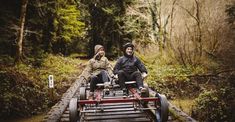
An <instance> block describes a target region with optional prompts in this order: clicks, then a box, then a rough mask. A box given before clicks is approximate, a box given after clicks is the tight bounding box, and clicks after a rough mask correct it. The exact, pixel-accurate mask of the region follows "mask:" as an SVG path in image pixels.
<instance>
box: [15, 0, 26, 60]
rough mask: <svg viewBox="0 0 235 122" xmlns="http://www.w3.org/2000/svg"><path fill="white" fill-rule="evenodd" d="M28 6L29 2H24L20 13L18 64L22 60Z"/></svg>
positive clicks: (23, 0) (24, 0)
mask: <svg viewBox="0 0 235 122" xmlns="http://www.w3.org/2000/svg"><path fill="white" fill-rule="evenodd" d="M27 5H28V0H22V5H21V12H20V31H19V35H18V41H17V49H16V62H19V61H21V60H22V54H23V51H22V49H23V37H24V24H25V16H26V10H27Z"/></svg>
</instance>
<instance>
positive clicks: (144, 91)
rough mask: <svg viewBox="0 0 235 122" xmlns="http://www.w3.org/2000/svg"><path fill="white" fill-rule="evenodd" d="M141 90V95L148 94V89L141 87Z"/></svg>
mask: <svg viewBox="0 0 235 122" xmlns="http://www.w3.org/2000/svg"><path fill="white" fill-rule="evenodd" d="M139 89H140V93H141V94H142V93H146V92H147V89H146V88H143V87H140V88H139Z"/></svg>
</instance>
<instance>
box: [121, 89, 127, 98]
mask: <svg viewBox="0 0 235 122" xmlns="http://www.w3.org/2000/svg"><path fill="white" fill-rule="evenodd" d="M122 91H123V96H127V95H128V93H127V89H126V88H124V89H122Z"/></svg>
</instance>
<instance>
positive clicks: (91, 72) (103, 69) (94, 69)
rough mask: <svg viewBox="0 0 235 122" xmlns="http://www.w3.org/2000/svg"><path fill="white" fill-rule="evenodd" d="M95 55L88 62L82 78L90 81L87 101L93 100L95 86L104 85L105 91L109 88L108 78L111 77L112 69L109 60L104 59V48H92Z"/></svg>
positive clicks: (100, 46)
mask: <svg viewBox="0 0 235 122" xmlns="http://www.w3.org/2000/svg"><path fill="white" fill-rule="evenodd" d="M94 52H95V55H94V57H93V58H91V59H90V60H89V61H88V65H87V66H86V68H85V70H84V72H83V73H82V75H81V76H82V77H84V78H85V79H86V81H90V93H89V99H93V98H94V91H95V88H96V84H98V83H104V87H105V89H108V87H109V81H110V77H111V76H113V68H112V65H111V64H110V62H109V60H108V59H107V58H106V57H105V51H104V47H103V46H102V45H96V46H95V48H94Z"/></svg>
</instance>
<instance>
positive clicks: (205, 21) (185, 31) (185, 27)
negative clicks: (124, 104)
mask: <svg viewBox="0 0 235 122" xmlns="http://www.w3.org/2000/svg"><path fill="white" fill-rule="evenodd" d="M127 42H132V43H133V44H134V45H135V55H136V56H137V57H139V58H140V59H141V60H142V61H143V62H144V64H145V66H146V67H147V69H148V71H149V76H148V78H147V79H146V80H145V82H146V83H148V85H149V86H150V88H151V89H153V90H156V91H158V92H160V93H164V94H166V96H167V98H168V100H169V101H170V102H172V103H173V104H175V105H176V106H178V107H179V108H181V109H182V110H183V111H185V112H186V113H187V114H188V115H190V116H191V117H193V118H194V119H196V120H198V121H206V122H211V121H227V122H232V121H235V116H234V115H235V63H234V62H235V1H234V0H7V1H1V4H0V79H1V80H0V93H1V94H0V121H1V120H8V118H27V117H31V116H35V115H42V116H43V115H44V114H45V113H46V112H47V111H48V110H49V109H50V108H51V107H52V106H53V105H54V104H55V103H56V102H58V100H60V98H61V96H62V94H63V93H64V92H65V91H66V90H67V89H68V88H69V87H70V86H71V84H72V83H73V81H74V80H76V79H77V78H78V77H79V75H80V74H81V72H82V71H83V69H84V68H85V66H86V62H87V61H88V60H89V59H90V58H92V57H93V55H94V46H95V45H97V44H101V45H103V46H104V48H105V52H106V56H107V58H108V59H109V60H110V61H111V63H112V64H114V63H115V62H116V60H117V59H118V57H120V56H122V55H123V53H122V50H123V49H122V46H123V44H125V43H127ZM49 75H54V77H55V89H54V91H53V93H54V95H53V96H51V95H50V94H49V93H50V89H49V88H48V76H49ZM41 119H42V118H40V121H41ZM13 121H14V120H13Z"/></svg>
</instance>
